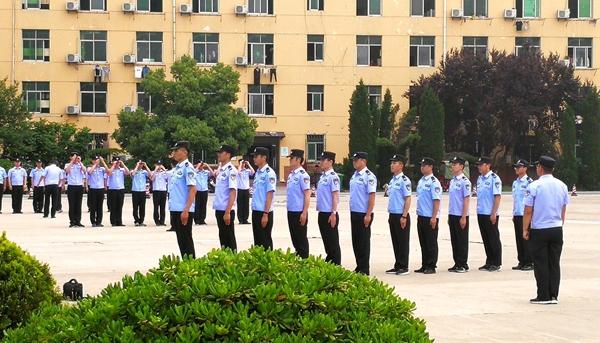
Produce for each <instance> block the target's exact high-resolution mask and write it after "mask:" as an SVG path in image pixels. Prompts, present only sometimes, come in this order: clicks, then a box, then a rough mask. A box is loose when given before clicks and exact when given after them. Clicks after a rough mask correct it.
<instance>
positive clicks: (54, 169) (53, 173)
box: [44, 164, 63, 186]
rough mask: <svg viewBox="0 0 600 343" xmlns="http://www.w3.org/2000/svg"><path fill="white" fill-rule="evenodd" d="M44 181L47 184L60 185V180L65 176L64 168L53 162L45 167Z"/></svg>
mask: <svg viewBox="0 0 600 343" xmlns="http://www.w3.org/2000/svg"><path fill="white" fill-rule="evenodd" d="M44 177H45V178H46V179H45V180H44V182H45V183H46V185H55V186H58V184H59V183H60V180H61V179H62V178H63V170H62V169H60V168H59V167H58V166H57V165H56V164H51V165H49V166H47V167H46V168H44Z"/></svg>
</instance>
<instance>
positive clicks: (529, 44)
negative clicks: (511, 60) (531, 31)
mask: <svg viewBox="0 0 600 343" xmlns="http://www.w3.org/2000/svg"><path fill="white" fill-rule="evenodd" d="M540 41H541V39H540V37H516V38H515V55H517V56H519V55H520V54H522V53H524V52H525V51H526V50H527V49H530V50H533V51H535V52H539V51H540Z"/></svg>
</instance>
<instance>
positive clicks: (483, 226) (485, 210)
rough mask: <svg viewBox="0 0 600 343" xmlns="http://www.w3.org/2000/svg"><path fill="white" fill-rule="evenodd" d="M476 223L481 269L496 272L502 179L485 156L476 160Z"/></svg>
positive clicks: (499, 251) (499, 254) (499, 260)
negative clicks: (481, 250) (482, 261)
mask: <svg viewBox="0 0 600 343" xmlns="http://www.w3.org/2000/svg"><path fill="white" fill-rule="evenodd" d="M477 169H478V171H479V174H480V175H479V178H477V223H478V224H479V231H480V232H481V238H482V239H483V247H484V249H485V255H486V259H485V264H484V265H483V266H481V267H479V270H481V271H489V272H497V271H500V269H501V268H502V242H500V231H499V230H498V215H499V214H500V200H501V197H502V180H500V177H499V176H498V175H496V174H495V173H494V172H492V159H491V158H489V157H486V156H483V157H480V158H479V161H477Z"/></svg>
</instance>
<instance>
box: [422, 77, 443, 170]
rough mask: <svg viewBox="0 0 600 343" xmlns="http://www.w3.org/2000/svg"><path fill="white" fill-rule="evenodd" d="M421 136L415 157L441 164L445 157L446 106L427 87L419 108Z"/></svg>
mask: <svg viewBox="0 0 600 343" xmlns="http://www.w3.org/2000/svg"><path fill="white" fill-rule="evenodd" d="M418 112H419V124H418V128H419V136H421V139H420V140H419V142H418V143H417V144H416V147H415V155H416V157H417V158H423V157H430V158H433V159H434V160H435V162H436V163H440V162H441V161H442V158H443V157H444V106H443V105H442V103H441V102H440V99H439V98H438V97H437V95H436V94H435V93H434V91H433V89H431V88H430V87H425V91H424V92H423V95H422V96H421V101H420V103H419V106H418Z"/></svg>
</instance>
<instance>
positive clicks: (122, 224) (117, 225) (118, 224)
mask: <svg viewBox="0 0 600 343" xmlns="http://www.w3.org/2000/svg"><path fill="white" fill-rule="evenodd" d="M117 226H125V224H123V223H121V224H117Z"/></svg>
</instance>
